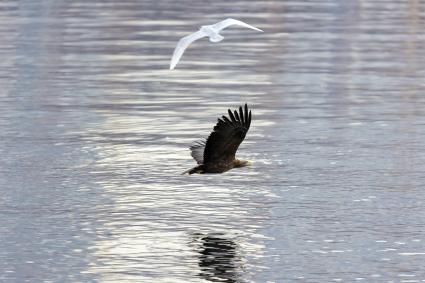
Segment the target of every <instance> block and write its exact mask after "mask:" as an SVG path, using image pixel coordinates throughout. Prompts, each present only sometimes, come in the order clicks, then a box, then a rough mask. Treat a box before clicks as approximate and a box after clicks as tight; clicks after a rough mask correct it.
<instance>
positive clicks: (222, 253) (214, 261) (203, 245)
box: [197, 234, 241, 283]
mask: <svg viewBox="0 0 425 283" xmlns="http://www.w3.org/2000/svg"><path fill="white" fill-rule="evenodd" d="M198 237H199V238H198ZM197 242H198V243H199V246H198V250H197V251H198V254H199V255H198V259H199V262H198V265H199V267H200V273H199V276H200V277H202V278H203V279H205V280H208V281H211V282H227V283H236V282H239V281H238V270H239V269H240V264H241V262H240V260H239V259H238V256H237V246H236V244H235V242H233V241H232V240H230V239H227V238H225V237H224V235H221V234H209V235H197Z"/></svg>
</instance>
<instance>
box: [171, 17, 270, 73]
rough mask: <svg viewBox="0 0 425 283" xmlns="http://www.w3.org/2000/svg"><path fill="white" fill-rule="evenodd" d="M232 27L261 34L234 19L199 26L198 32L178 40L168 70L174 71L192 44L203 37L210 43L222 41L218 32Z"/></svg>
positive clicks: (254, 28)
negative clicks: (247, 29) (239, 27)
mask: <svg viewBox="0 0 425 283" xmlns="http://www.w3.org/2000/svg"><path fill="white" fill-rule="evenodd" d="M232 25H238V26H242V27H246V28H250V29H253V30H256V31H261V32H262V30H261V29H259V28H256V27H253V26H251V25H248V24H246V23H244V22H242V21H238V20H235V19H226V20H224V21H221V22H218V23H216V24H213V25H209V26H201V28H200V29H199V31H197V32H194V33H192V34H189V35H187V36H185V37H183V38H182V39H180V40H179V42H178V43H177V46H176V49H174V53H173V58H171V63H170V70H173V69H174V67H175V66H176V65H177V63H178V62H179V60H180V58H181V57H182V55H183V52H184V51H185V50H186V48H187V47H188V46H189V45H190V44H191V43H192V42H194V41H195V40H198V39H200V38H203V37H209V40H210V41H211V42H220V41H222V40H223V39H224V37H223V36H221V35H220V32H221V31H222V30H223V29H225V28H227V27H229V26H232Z"/></svg>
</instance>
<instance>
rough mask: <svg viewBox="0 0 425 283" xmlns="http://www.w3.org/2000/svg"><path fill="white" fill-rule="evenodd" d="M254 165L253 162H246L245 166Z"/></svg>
mask: <svg viewBox="0 0 425 283" xmlns="http://www.w3.org/2000/svg"><path fill="white" fill-rule="evenodd" d="M253 164H254V162H252V161H251V160H247V161H246V166H251V165H253Z"/></svg>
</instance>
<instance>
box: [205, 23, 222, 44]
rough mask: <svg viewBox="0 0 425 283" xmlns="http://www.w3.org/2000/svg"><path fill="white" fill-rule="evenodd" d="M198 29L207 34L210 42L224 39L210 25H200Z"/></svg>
mask: <svg viewBox="0 0 425 283" xmlns="http://www.w3.org/2000/svg"><path fill="white" fill-rule="evenodd" d="M200 31H201V32H203V33H204V34H205V35H206V36H208V37H209V39H210V41H211V42H220V41H222V40H223V39H224V37H222V36H221V35H220V34H218V32H217V31H216V30H215V29H214V28H213V27H212V26H201V29H200Z"/></svg>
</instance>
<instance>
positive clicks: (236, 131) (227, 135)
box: [203, 104, 251, 164]
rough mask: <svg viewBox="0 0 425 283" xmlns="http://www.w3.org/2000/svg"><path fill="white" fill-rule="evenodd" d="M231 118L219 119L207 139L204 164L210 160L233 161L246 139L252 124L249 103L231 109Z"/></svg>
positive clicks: (229, 111)
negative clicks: (237, 108) (237, 109)
mask: <svg viewBox="0 0 425 283" xmlns="http://www.w3.org/2000/svg"><path fill="white" fill-rule="evenodd" d="M228 113H229V118H227V117H226V116H223V117H222V118H219V119H218V123H217V125H215V127H214V130H213V132H212V133H211V134H210V136H209V137H208V139H207V143H206V145H205V150H204V159H203V162H204V164H206V163H209V162H220V161H227V162H228V161H232V160H234V159H235V154H236V150H237V149H238V147H239V145H240V144H241V142H242V141H243V140H244V138H245V136H246V133H247V132H248V130H249V126H250V125H251V110H250V111H249V112H248V105H247V104H245V106H244V108H242V107H239V113H238V111H236V110H234V112H233V113H232V111H231V110H230V109H229V110H228Z"/></svg>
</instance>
